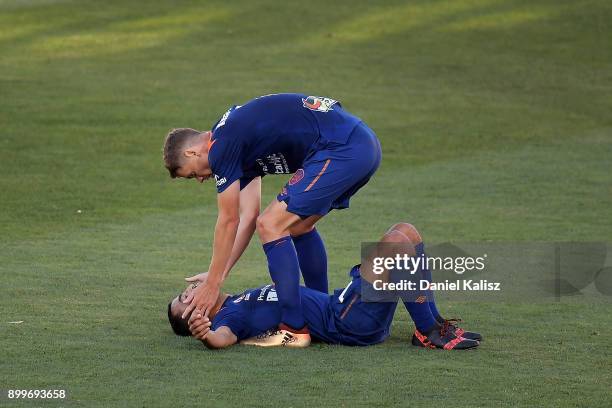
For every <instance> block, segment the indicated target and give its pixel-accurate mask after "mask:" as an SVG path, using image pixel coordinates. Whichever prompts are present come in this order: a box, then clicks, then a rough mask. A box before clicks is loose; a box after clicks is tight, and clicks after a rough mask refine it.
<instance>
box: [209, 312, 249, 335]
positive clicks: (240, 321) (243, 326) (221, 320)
mask: <svg viewBox="0 0 612 408" xmlns="http://www.w3.org/2000/svg"><path fill="white" fill-rule="evenodd" d="M221 326H226V327H229V329H230V330H231V331H232V333H234V334H235V335H236V337H238V340H243V339H246V338H247V337H248V334H249V325H248V322H247V320H246V319H245V318H244V316H242V314H241V313H240V312H238V311H236V310H233V311H225V310H221V311H220V312H219V313H218V314H217V315H216V316H215V318H214V320H213V322H212V326H211V329H212V330H217V329H218V328H219V327H221Z"/></svg>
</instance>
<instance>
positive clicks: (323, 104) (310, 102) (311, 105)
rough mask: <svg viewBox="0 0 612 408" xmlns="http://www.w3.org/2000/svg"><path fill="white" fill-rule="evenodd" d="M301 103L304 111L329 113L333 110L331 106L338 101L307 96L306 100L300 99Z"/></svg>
mask: <svg viewBox="0 0 612 408" xmlns="http://www.w3.org/2000/svg"><path fill="white" fill-rule="evenodd" d="M302 103H303V104H304V107H305V108H306V109H310V110H311V111H317V112H329V111H330V110H334V109H333V108H332V106H334V105H335V104H337V103H338V101H336V100H334V99H331V98H325V97H323V96H309V97H307V98H302Z"/></svg>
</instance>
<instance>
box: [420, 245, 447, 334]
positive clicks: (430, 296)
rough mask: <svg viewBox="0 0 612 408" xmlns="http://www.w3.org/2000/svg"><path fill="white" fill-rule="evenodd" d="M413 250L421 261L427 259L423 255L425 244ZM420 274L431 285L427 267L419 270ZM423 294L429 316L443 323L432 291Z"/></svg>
mask: <svg viewBox="0 0 612 408" xmlns="http://www.w3.org/2000/svg"><path fill="white" fill-rule="evenodd" d="M414 248H415V249H416V254H417V256H422V257H423V261H425V260H426V259H427V255H425V244H424V243H422V242H421V243H420V244H417V245H416V246H415V247H414ZM421 273H422V275H423V279H425V280H427V281H428V282H429V283H431V279H432V277H431V271H430V270H429V268H427V265H424V267H422V268H421ZM425 292H426V295H427V304H428V305H429V309H430V310H431V314H433V316H434V318H435V319H436V320H437V321H438V322H442V321H444V318H443V317H442V316H440V312H439V311H438V308H437V307H436V301H435V299H434V294H433V291H432V290H429V289H428V290H426V291H425Z"/></svg>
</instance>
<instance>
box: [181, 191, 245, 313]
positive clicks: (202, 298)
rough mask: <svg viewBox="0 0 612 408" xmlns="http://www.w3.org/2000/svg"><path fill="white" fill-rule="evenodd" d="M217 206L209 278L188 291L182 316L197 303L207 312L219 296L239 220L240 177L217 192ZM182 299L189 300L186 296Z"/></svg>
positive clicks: (196, 305) (198, 306)
mask: <svg viewBox="0 0 612 408" xmlns="http://www.w3.org/2000/svg"><path fill="white" fill-rule="evenodd" d="M217 206H218V208H219V215H218V216H217V225H216V226H215V241H214V244H213V256H212V260H211V262H210V267H209V268H208V279H207V280H206V282H205V283H204V284H203V285H200V286H198V287H197V288H196V289H195V290H194V291H193V292H191V293H192V296H193V299H191V303H190V304H189V306H187V308H186V309H185V311H184V312H183V316H182V317H183V318H185V317H187V316H189V314H190V313H191V311H192V310H193V309H195V308H196V307H197V308H198V309H202V310H203V311H204V314H205V315H207V314H208V312H209V311H210V308H211V307H212V306H213V305H214V304H215V301H216V300H217V297H218V296H219V288H220V287H221V284H222V283H223V276H224V272H225V267H226V265H227V263H228V261H229V258H230V255H231V253H232V248H233V246H234V241H235V240H236V233H237V232H238V224H239V223H240V180H236V181H234V182H233V183H232V184H231V185H230V186H229V187H227V188H226V189H225V190H224V191H223V192H221V193H219V194H218V195H217ZM185 301H189V298H187V299H186V300H185Z"/></svg>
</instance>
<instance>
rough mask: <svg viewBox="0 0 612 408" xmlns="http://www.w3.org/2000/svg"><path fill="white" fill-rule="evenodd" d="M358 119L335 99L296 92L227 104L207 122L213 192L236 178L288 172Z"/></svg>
mask: <svg viewBox="0 0 612 408" xmlns="http://www.w3.org/2000/svg"><path fill="white" fill-rule="evenodd" d="M360 122H361V119H359V118H358V117H356V116H354V115H352V114H350V113H348V112H347V111H345V110H344V109H343V108H342V106H341V105H340V103H339V102H338V101H336V100H333V99H330V98H324V97H316V96H307V95H302V94H274V95H266V96H262V97H259V98H255V99H253V100H251V101H249V102H248V103H246V104H245V105H242V106H233V107H231V108H230V109H229V110H228V111H227V112H225V114H224V115H223V116H222V117H221V119H219V120H218V121H217V123H215V125H214V126H213V127H212V133H213V136H212V139H211V142H210V145H209V153H208V159H209V163H210V167H211V170H212V172H213V173H214V175H215V179H216V184H217V191H218V192H219V193H221V192H223V191H224V190H225V189H226V188H227V187H228V186H229V185H231V184H232V183H233V182H234V181H236V180H240V184H241V187H244V186H245V185H246V184H248V182H250V181H251V180H252V179H253V178H254V177H257V176H265V175H266V174H287V173H293V172H295V171H296V170H298V169H299V168H301V167H302V164H303V162H304V160H305V159H306V158H307V157H308V156H309V155H312V154H313V153H314V150H316V149H317V148H321V147H322V146H325V145H326V144H328V143H337V144H344V143H346V142H347V140H348V138H349V136H350V134H351V132H352V131H353V129H354V128H355V127H356V126H357V125H358V124H359V123H360ZM315 144H316V145H317V147H316V148H315Z"/></svg>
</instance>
